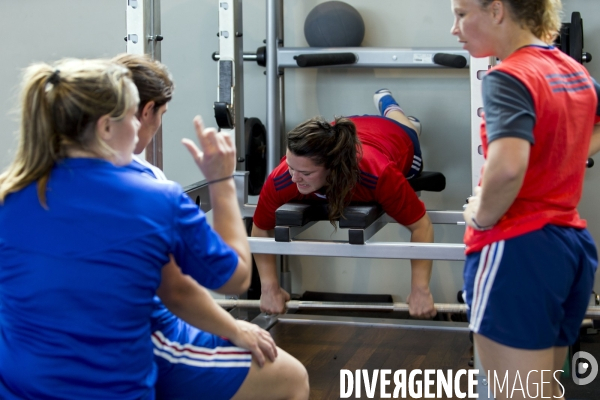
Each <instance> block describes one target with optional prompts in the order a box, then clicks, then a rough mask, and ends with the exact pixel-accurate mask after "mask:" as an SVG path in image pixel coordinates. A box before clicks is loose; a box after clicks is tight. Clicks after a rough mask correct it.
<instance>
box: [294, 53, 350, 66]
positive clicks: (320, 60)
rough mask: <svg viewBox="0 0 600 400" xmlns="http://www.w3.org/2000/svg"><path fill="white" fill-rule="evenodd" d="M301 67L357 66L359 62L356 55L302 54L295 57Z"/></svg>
mask: <svg viewBox="0 0 600 400" xmlns="http://www.w3.org/2000/svg"><path fill="white" fill-rule="evenodd" d="M294 60H296V64H298V66H299V67H303V68H305V67H321V66H325V65H343V64H355V63H356V61H357V58H356V54H354V53H329V54H300V55H299V56H294Z"/></svg>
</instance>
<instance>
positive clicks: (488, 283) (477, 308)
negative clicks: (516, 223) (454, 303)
mask: <svg viewBox="0 0 600 400" xmlns="http://www.w3.org/2000/svg"><path fill="white" fill-rule="evenodd" d="M503 252H504V240H501V241H499V242H495V243H492V244H490V245H487V246H485V247H484V248H483V250H482V251H481V256H480V259H479V266H478V267H477V275H475V282H474V285H473V301H472V306H471V323H470V324H469V329H471V330H472V331H473V332H475V333H478V332H479V329H480V328H481V321H482V320H483V316H484V315H485V309H486V307H487V302H488V299H489V297H490V292H491V291H492V287H493V286H494V279H496V273H497V272H498V267H499V266H500V261H501V260H502V254H503Z"/></svg>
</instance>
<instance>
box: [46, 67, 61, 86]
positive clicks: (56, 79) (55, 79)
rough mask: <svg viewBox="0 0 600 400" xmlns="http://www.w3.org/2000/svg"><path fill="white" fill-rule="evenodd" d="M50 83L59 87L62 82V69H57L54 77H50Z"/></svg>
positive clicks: (53, 74)
mask: <svg viewBox="0 0 600 400" xmlns="http://www.w3.org/2000/svg"><path fill="white" fill-rule="evenodd" d="M48 82H49V83H51V84H53V85H57V84H58V82H60V69H55V70H54V72H53V73H52V75H50V76H49V77H48Z"/></svg>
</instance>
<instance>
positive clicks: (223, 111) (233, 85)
mask: <svg viewBox="0 0 600 400" xmlns="http://www.w3.org/2000/svg"><path fill="white" fill-rule="evenodd" d="M243 52H244V47H243V26H242V0H229V1H222V0H221V1H219V54H220V58H219V64H218V68H219V72H218V74H219V83H218V93H217V98H218V99H217V102H216V103H215V117H216V118H217V124H218V125H219V127H220V128H221V130H222V131H224V132H227V133H229V135H230V136H231V137H232V139H234V142H235V146H236V149H237V155H238V159H237V164H236V170H237V171H245V170H246V160H245V155H246V137H245V132H244V53H243Z"/></svg>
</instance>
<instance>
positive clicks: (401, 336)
mask: <svg viewBox="0 0 600 400" xmlns="http://www.w3.org/2000/svg"><path fill="white" fill-rule="evenodd" d="M270 331H271V334H272V335H273V337H274V339H275V341H276V343H277V345H278V346H279V347H281V348H282V349H284V350H285V351H287V352H288V353H290V354H291V355H293V356H294V357H296V358H297V359H298V360H300V362H302V363H303V364H304V366H305V367H306V369H307V370H308V374H309V377H310V386H311V390H310V399H311V400H325V399H339V398H340V370H341V369H348V370H351V371H354V370H356V369H366V370H368V371H369V373H370V374H372V372H373V370H375V369H391V370H392V371H395V370H398V369H406V370H408V371H409V373H410V370H413V369H422V370H423V369H429V368H431V369H442V370H447V369H451V370H453V371H457V370H459V369H468V368H469V366H468V362H469V359H470V358H471V342H470V341H469V334H468V333H467V332H456V331H436V330H417V329H405V328H387V327H385V328H382V327H363V326H352V325H323V324H316V323H309V324H304V323H302V324H299V323H289V322H280V323H278V324H277V325H275V326H274V327H273V328H271V330H270ZM421 378H422V377H421ZM461 384H462V385H461V388H462V389H461V390H463V391H464V390H466V379H463V380H462V381H461ZM393 388H394V385H393V383H392V385H391V386H390V387H388V393H391V392H392V391H393ZM362 396H363V397H361V398H365V399H366V398H367V397H366V395H365V393H364V389H363V391H362ZM351 398H355V397H354V395H352V397H351ZM375 398H379V386H378V390H377V392H376V397H375ZM443 398H447V397H443Z"/></svg>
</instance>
